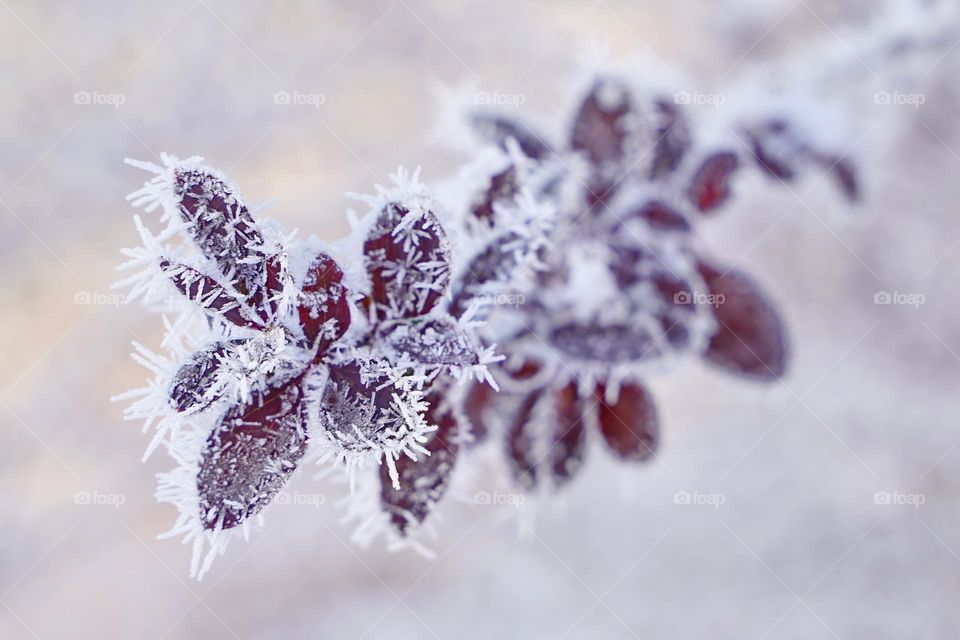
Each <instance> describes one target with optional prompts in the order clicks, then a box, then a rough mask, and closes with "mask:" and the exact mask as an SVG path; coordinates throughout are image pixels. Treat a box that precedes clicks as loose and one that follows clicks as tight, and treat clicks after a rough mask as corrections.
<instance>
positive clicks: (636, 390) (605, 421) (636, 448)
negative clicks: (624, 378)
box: [594, 382, 659, 461]
mask: <svg viewBox="0 0 960 640" xmlns="http://www.w3.org/2000/svg"><path fill="white" fill-rule="evenodd" d="M606 394H607V388H606V386H605V385H603V384H599V385H597V388H596V390H595V391H594V397H595V398H596V400H597V402H598V403H599V405H598V410H599V413H598V419H599V424H600V434H601V435H602V436H603V439H604V441H605V442H606V443H607V446H608V447H609V448H610V450H611V451H612V452H613V453H614V455H616V456H617V457H618V458H620V459H622V460H638V461H639V460H645V459H647V458H649V457H650V456H651V455H653V453H654V451H655V450H656V448H657V440H658V438H659V420H658V418H657V410H656V407H655V406H654V403H653V398H652V397H651V396H650V393H649V392H648V391H647V390H646V388H645V387H643V385H640V384H638V383H633V382H629V383H623V384H621V385H620V394H619V395H618V397H617V401H616V402H614V403H610V402H608V401H607V395H606Z"/></svg>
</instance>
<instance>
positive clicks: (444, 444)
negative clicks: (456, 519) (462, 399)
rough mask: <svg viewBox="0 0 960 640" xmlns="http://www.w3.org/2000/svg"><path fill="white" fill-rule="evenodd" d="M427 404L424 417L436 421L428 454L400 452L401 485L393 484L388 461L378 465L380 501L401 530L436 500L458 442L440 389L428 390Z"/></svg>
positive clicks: (414, 522)
mask: <svg viewBox="0 0 960 640" xmlns="http://www.w3.org/2000/svg"><path fill="white" fill-rule="evenodd" d="M426 401H427V402H428V403H429V405H430V408H429V409H428V410H427V413H426V419H427V422H429V423H430V424H433V425H436V426H437V430H436V431H434V432H433V433H432V434H431V437H430V440H429V441H428V442H427V443H426V445H424V446H425V448H426V449H427V451H429V452H430V455H429V456H427V455H422V454H418V455H417V460H416V461H414V460H411V459H410V458H408V457H407V456H401V457H400V458H399V459H398V460H397V461H396V467H397V475H398V476H399V479H400V488H399V489H396V488H394V486H393V481H392V480H391V479H390V473H389V471H388V469H387V465H386V464H383V465H381V466H380V503H381V504H382V505H383V508H384V510H385V511H386V512H387V513H388V514H389V515H390V522H391V523H392V524H393V526H394V527H396V528H397V530H398V531H399V532H400V533H401V534H404V535H405V534H407V533H408V532H409V530H410V528H411V527H415V526H416V525H418V524H420V523H421V522H423V521H424V520H425V519H426V517H427V516H428V515H429V514H430V512H431V510H432V509H433V507H434V505H435V504H436V503H437V502H439V500H440V499H441V498H442V497H443V494H444V493H445V492H446V490H447V487H448V486H449V484H450V476H451V474H452V472H453V468H454V465H455V464H456V461H457V453H458V450H459V448H460V446H459V443H458V442H457V435H458V433H457V421H456V419H455V418H454V416H453V412H452V411H450V409H449V408H448V407H444V404H443V403H444V397H443V396H442V395H441V394H440V393H436V392H434V393H428V394H427V397H426Z"/></svg>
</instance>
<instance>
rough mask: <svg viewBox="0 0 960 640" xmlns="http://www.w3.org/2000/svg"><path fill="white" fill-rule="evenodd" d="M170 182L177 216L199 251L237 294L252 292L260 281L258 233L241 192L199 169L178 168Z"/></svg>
mask: <svg viewBox="0 0 960 640" xmlns="http://www.w3.org/2000/svg"><path fill="white" fill-rule="evenodd" d="M174 182H175V184H174V195H175V197H176V198H177V200H178V202H179V208H180V215H181V217H182V218H183V220H184V221H185V222H189V223H191V225H192V226H191V228H190V233H191V235H192V236H193V239H194V241H195V242H196V243H197V245H198V246H199V247H200V250H201V251H202V252H203V254H204V255H205V256H207V257H208V258H210V259H211V260H213V261H215V262H216V264H217V266H218V267H219V269H220V271H221V272H222V273H223V275H224V277H225V278H226V279H227V281H228V282H230V284H231V285H232V286H233V287H234V288H235V289H236V290H237V291H239V292H240V293H241V294H243V295H244V296H252V295H255V294H257V292H258V291H259V289H261V287H263V283H264V263H265V261H266V254H265V252H264V242H263V235H262V234H261V233H260V230H259V229H258V228H257V225H256V222H254V220H253V216H252V215H251V214H250V211H249V209H248V208H247V205H246V204H245V203H244V202H243V199H242V198H241V197H240V194H239V193H237V192H236V191H235V190H234V188H233V187H232V186H231V185H229V184H228V183H227V182H226V181H225V180H224V179H223V178H222V177H221V176H220V175H219V174H217V173H216V172H215V171H213V170H211V169H209V168H207V167H204V166H202V165H195V164H188V165H186V166H182V167H179V168H178V169H177V170H176V172H175V174H174Z"/></svg>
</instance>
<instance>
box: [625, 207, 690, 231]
mask: <svg viewBox="0 0 960 640" xmlns="http://www.w3.org/2000/svg"><path fill="white" fill-rule="evenodd" d="M620 219H621V221H623V222H626V221H628V220H630V219H637V220H643V221H644V222H646V223H647V224H648V225H649V226H650V227H651V228H653V229H657V230H660V231H689V230H690V223H689V222H688V221H687V219H686V218H685V217H684V216H683V214H682V213H680V212H679V211H677V210H676V209H674V208H673V207H671V206H670V205H668V204H667V203H665V202H663V201H662V200H650V201H649V202H646V203H645V204H643V205H641V206H639V207H637V208H634V209H630V210H628V211H627V212H626V213H625V214H623V215H622V216H621V217H620Z"/></svg>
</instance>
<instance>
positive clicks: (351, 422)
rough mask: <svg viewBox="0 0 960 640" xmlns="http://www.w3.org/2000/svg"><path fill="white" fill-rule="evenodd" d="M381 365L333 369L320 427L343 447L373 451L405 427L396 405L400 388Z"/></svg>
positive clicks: (353, 363)
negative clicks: (395, 385)
mask: <svg viewBox="0 0 960 640" xmlns="http://www.w3.org/2000/svg"><path fill="white" fill-rule="evenodd" d="M377 364H378V363H377V362H376V361H371V362H369V363H368V362H360V361H358V360H349V361H347V362H342V363H339V364H333V365H330V366H329V378H328V380H327V384H326V387H324V390H323V395H322V398H321V402H320V425H321V426H322V427H323V429H324V430H325V431H326V433H327V434H328V435H329V436H330V437H331V438H332V439H333V440H334V441H335V442H336V443H337V444H339V445H340V446H341V447H343V448H344V449H347V450H349V451H364V452H365V451H370V450H371V449H372V448H376V447H378V446H382V445H383V443H385V442H386V441H387V440H388V439H389V438H391V437H392V434H395V433H396V432H397V431H398V430H399V429H400V428H401V426H403V424H404V418H403V416H402V415H400V414H399V413H398V411H397V410H396V408H395V406H394V403H393V395H394V394H395V393H396V388H395V387H394V385H393V384H392V383H391V382H390V380H389V379H388V378H387V377H386V376H385V375H383V374H382V373H381V372H380V371H379V370H378V368H377Z"/></svg>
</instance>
